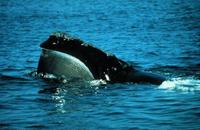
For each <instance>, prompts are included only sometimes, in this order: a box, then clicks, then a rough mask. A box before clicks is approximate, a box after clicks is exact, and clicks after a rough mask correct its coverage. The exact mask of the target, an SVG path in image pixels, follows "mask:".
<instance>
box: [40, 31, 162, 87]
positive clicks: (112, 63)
mask: <svg viewBox="0 0 200 130" xmlns="http://www.w3.org/2000/svg"><path fill="white" fill-rule="evenodd" d="M40 47H41V50H42V52H41V55H40V58H39V62H38V67H37V72H38V73H42V74H54V75H56V76H64V77H66V78H79V79H82V80H86V81H92V80H96V79H101V80H104V81H106V82H107V83H126V82H129V83H150V84H155V85H159V84H161V83H162V82H163V81H165V80H166V78H165V77H164V76H161V75H158V74H153V73H150V72H145V71H141V70H138V69H136V68H135V67H134V66H133V65H131V64H129V63H127V62H125V61H123V60H121V59H119V58H117V57H116V56H115V55H113V54H108V53H106V52H104V51H102V50H101V49H98V48H97V47H94V46H93V45H92V44H89V43H86V42H84V41H82V40H81V39H79V38H75V37H72V36H70V35H68V34H66V33H60V32H59V33H53V34H51V35H50V36H49V38H48V39H47V40H45V41H44V42H43V43H41V45H40Z"/></svg>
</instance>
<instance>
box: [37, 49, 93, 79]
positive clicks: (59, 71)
mask: <svg viewBox="0 0 200 130" xmlns="http://www.w3.org/2000/svg"><path fill="white" fill-rule="evenodd" d="M37 71H38V73H50V74H54V75H56V76H64V77H66V78H80V79H82V80H87V81H90V80H94V76H93V75H92V73H91V72H90V70H89V69H88V67H87V66H86V65H85V64H84V63H83V62H82V61H80V60H79V59H77V58H76V57H73V56H71V55H69V54H66V53H62V52H59V51H54V50H49V49H44V48H43V49H42V53H41V55H40V60H39V64H38V70H37Z"/></svg>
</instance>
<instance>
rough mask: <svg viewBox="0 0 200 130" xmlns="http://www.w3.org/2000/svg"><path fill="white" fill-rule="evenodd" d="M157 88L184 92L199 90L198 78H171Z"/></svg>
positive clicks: (199, 82) (199, 81)
mask: <svg viewBox="0 0 200 130" xmlns="http://www.w3.org/2000/svg"><path fill="white" fill-rule="evenodd" d="M159 88H160V89H167V90H179V91H185V92H194V91H200V80H198V79H194V78H173V79H171V80H168V81H164V82H163V83H162V84H161V85H160V86H159Z"/></svg>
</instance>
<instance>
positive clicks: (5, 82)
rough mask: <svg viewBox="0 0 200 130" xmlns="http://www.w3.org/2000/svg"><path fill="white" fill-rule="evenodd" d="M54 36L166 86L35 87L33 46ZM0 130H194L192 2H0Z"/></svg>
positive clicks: (199, 51)
mask: <svg viewBox="0 0 200 130" xmlns="http://www.w3.org/2000/svg"><path fill="white" fill-rule="evenodd" d="M58 31H59V32H66V33H69V34H70V35H72V36H75V37H78V38H80V39H82V40H84V41H86V42H88V43H92V44H93V45H94V46H96V47H98V48H100V49H102V50H104V51H106V52H109V53H113V54H115V55H116V56H117V57H119V58H121V59H123V60H125V61H127V62H129V63H130V64H133V65H134V66H136V68H138V69H140V70H144V71H150V72H153V73H157V74H161V75H164V76H165V77H167V78H168V80H167V81H165V82H163V84H161V85H159V86H157V85H151V84H132V83H124V84H108V85H103V86H102V85H101V86H99V85H97V84H95V82H93V84H91V83H82V82H79V81H71V82H66V83H62V82H55V80H54V79H53V78H51V76H49V77H48V78H47V79H42V78H40V77H38V76H37V75H35V73H34V72H35V71H36V69H37V64H38V60H39V56H40V53H41V48H40V47H39V45H40V44H41V43H42V42H43V41H44V40H46V39H47V38H48V37H49V35H50V34H52V33H53V32H58ZM94 58H95V57H94ZM51 88H52V89H51ZM0 129H2V130H7V129H8V130H15V129H17V130H23V129H57V130H67V129H69V130H95V129H99V130H123V129H124V130H137V129H138V130H147V129H149V130H155V129H156V130H187V129H191V130H199V129H200V0H143V1H141V0H115V1H111V0H58V1H55V0H1V1H0Z"/></svg>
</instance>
